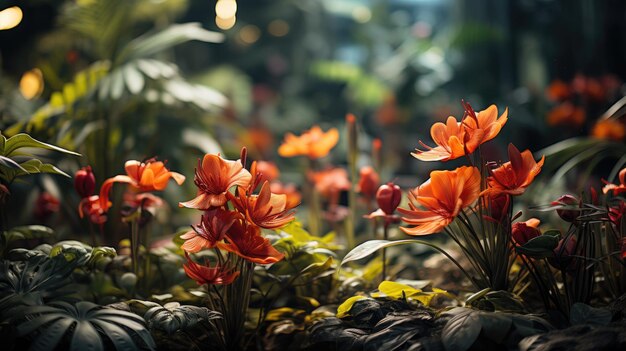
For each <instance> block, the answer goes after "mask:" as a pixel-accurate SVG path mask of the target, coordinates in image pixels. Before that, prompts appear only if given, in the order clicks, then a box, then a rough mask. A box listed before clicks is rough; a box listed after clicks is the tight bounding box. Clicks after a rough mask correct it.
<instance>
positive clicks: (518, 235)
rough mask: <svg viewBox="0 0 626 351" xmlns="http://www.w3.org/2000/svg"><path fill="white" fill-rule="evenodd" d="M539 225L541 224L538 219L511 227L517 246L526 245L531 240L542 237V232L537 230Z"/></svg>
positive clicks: (514, 224)
mask: <svg viewBox="0 0 626 351" xmlns="http://www.w3.org/2000/svg"><path fill="white" fill-rule="evenodd" d="M539 223H540V222H539V220H538V219H537V218H531V219H529V220H527V221H526V222H517V223H513V225H512V226H511V235H512V236H513V241H515V243H516V244H517V245H524V244H526V243H527V242H528V241H529V240H530V239H533V238H536V237H538V236H540V235H541V232H540V231H539V229H538V228H537V227H538V226H539Z"/></svg>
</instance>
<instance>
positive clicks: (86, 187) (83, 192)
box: [74, 166, 96, 199]
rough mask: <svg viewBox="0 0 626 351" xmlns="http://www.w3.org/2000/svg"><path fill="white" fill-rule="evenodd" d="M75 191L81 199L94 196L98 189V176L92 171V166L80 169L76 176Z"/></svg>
mask: <svg viewBox="0 0 626 351" xmlns="http://www.w3.org/2000/svg"><path fill="white" fill-rule="evenodd" d="M74 189H76V192H77V193H78V195H80V197H81V198H83V199H84V198H86V197H89V196H91V195H93V192H94V190H95V189H96V176H95V175H94V174H93V171H92V170H91V166H86V167H83V168H81V169H79V170H78V171H77V172H76V174H75V175H74Z"/></svg>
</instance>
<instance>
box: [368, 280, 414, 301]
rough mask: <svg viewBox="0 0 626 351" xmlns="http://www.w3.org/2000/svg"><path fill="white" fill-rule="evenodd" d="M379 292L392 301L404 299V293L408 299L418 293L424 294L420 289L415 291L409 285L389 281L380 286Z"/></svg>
mask: <svg viewBox="0 0 626 351" xmlns="http://www.w3.org/2000/svg"><path fill="white" fill-rule="evenodd" d="M378 290H379V291H380V292H381V293H383V294H385V295H387V296H388V297H390V298H392V299H400V298H402V296H403V294H402V292H404V296H406V297H410V296H413V295H415V294H417V293H420V292H422V290H420V289H415V288H413V287H410V286H408V285H404V284H400V283H396V282H391V281H388V280H385V281H383V282H382V283H380V285H378Z"/></svg>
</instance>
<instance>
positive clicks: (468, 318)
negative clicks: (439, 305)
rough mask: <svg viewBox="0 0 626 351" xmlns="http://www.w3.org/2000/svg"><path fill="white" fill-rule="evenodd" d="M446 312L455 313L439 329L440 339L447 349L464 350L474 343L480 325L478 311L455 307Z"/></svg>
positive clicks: (478, 333) (448, 350)
mask: <svg viewBox="0 0 626 351" xmlns="http://www.w3.org/2000/svg"><path fill="white" fill-rule="evenodd" d="M446 314H456V315H455V316H454V317H452V318H450V320H448V323H446V325H445V326H444V327H443V330H442V331H441V341H442V343H443V346H444V347H445V349H446V350H447V351H465V350H469V348H470V347H471V346H472V344H474V342H475V341H476V339H477V338H478V335H480V331H481V329H482V325H481V323H480V318H479V316H478V312H476V311H472V310H470V309H466V308H461V307H457V308H454V309H452V310H450V311H449V312H447V313H446Z"/></svg>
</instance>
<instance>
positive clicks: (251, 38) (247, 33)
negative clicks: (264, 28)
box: [239, 24, 261, 44]
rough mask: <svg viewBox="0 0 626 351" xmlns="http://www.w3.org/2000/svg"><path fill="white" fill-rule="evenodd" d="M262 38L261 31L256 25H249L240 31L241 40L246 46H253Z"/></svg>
mask: <svg viewBox="0 0 626 351" xmlns="http://www.w3.org/2000/svg"><path fill="white" fill-rule="evenodd" d="M259 37H261V30H260V29H259V27H257V26H255V25H251V24H249V25H247V26H245V27H243V28H241V31H239V38H240V39H241V41H242V42H244V43H245V44H253V43H255V42H256V41H257V40H259Z"/></svg>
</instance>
